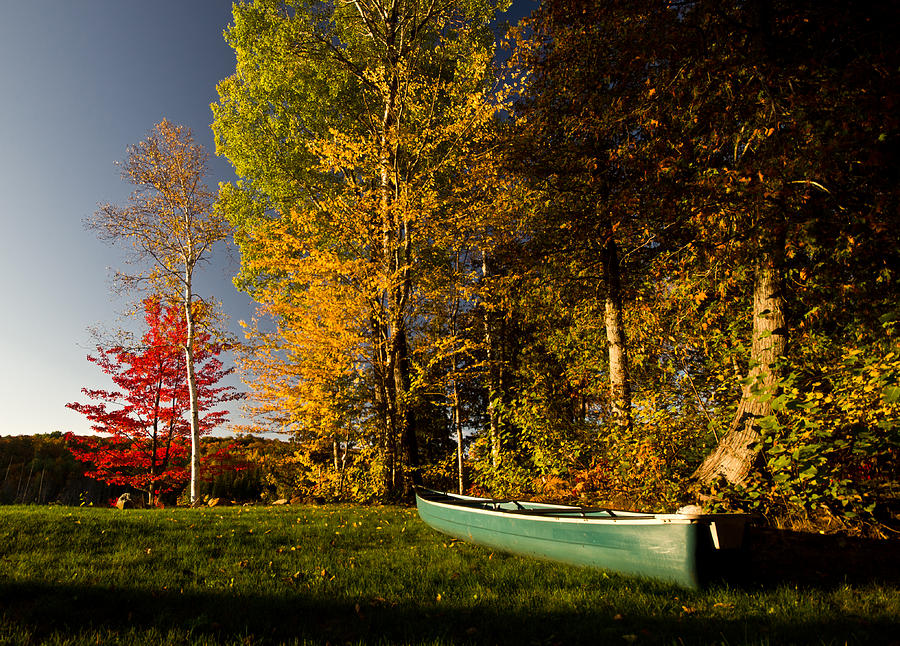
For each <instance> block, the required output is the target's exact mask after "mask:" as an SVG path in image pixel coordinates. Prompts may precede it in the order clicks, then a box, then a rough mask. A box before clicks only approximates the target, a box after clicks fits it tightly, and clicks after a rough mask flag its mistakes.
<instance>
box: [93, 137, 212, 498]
mask: <svg viewBox="0 0 900 646" xmlns="http://www.w3.org/2000/svg"><path fill="white" fill-rule="evenodd" d="M207 157H208V155H207V153H206V152H205V151H204V149H203V147H202V146H200V145H198V144H195V143H194V140H193V137H192V135H191V132H190V130H189V129H187V128H185V127H183V126H176V125H174V124H172V123H170V122H169V121H166V120H163V121H161V122H160V123H159V124H157V125H156V126H155V127H154V128H153V129H152V130H151V131H150V134H149V136H148V137H147V139H145V140H143V141H141V142H139V143H137V144H135V145H132V146H129V148H128V157H127V159H126V160H125V162H124V166H123V173H122V174H123V177H124V178H125V179H126V180H128V181H129V182H130V183H132V184H134V185H135V186H136V189H135V191H134V192H133V193H132V195H131V198H130V200H129V204H128V206H125V207H120V206H116V205H113V204H107V205H105V206H103V207H101V208H100V210H99V211H97V212H96V213H95V214H94V217H93V219H91V220H90V221H89V222H88V226H89V227H90V228H92V229H94V230H95V231H97V232H98V233H99V235H100V236H101V238H104V239H106V240H110V241H113V242H119V243H122V244H128V245H130V246H131V248H132V249H133V250H134V253H135V257H134V258H133V261H135V262H136V264H138V265H139V266H140V268H139V269H137V270H136V271H135V272H134V273H125V272H119V273H118V274H117V276H118V277H119V278H120V279H121V281H122V283H123V285H125V286H126V287H128V286H135V285H140V284H142V283H149V284H150V285H152V287H153V289H154V291H155V292H156V293H158V294H161V295H164V297H165V298H166V299H167V300H168V301H170V302H172V303H178V304H179V306H180V307H181V310H182V312H183V316H184V320H185V325H186V334H185V338H184V342H183V351H184V355H185V370H186V374H187V383H188V387H189V392H190V409H191V415H190V428H191V500H192V501H195V500H196V497H197V485H198V481H199V476H200V471H199V469H200V430H201V425H200V418H199V415H200V394H199V391H198V385H197V374H196V367H195V366H196V363H197V361H196V358H195V356H194V354H195V345H196V341H197V338H198V334H199V329H200V328H201V327H202V326H203V325H205V324H208V323H210V322H211V313H212V308H211V306H210V304H209V303H208V302H204V301H201V300H200V299H199V298H198V296H197V294H196V293H195V291H194V285H195V282H194V278H195V273H196V271H197V269H198V268H199V266H200V265H201V264H202V263H204V262H208V261H209V259H210V256H211V254H212V251H213V247H214V246H215V245H216V243H218V242H220V241H222V240H225V239H226V238H227V237H228V236H229V234H230V227H229V226H228V223H227V222H226V220H225V219H224V218H223V217H222V216H221V215H219V214H218V213H216V212H215V211H214V210H213V208H212V205H213V201H214V194H213V193H211V192H210V191H209V189H208V188H207V187H206V186H205V185H204V184H203V180H204V177H205V175H206V161H207Z"/></svg>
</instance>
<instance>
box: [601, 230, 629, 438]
mask: <svg viewBox="0 0 900 646" xmlns="http://www.w3.org/2000/svg"><path fill="white" fill-rule="evenodd" d="M603 255H604V259H603V260H604V263H603V264H604V270H605V271H604V278H605V282H606V316H605V323H606V341H607V346H608V348H609V396H610V404H611V407H612V416H613V420H614V421H615V423H616V425H617V426H619V428H621V429H622V430H626V431H627V430H630V429H631V424H632V419H631V383H630V380H629V375H628V343H627V340H626V337H625V325H624V323H623V314H622V281H621V278H620V274H619V254H618V249H617V246H616V241H615V239H614V238H613V236H612V233H610V234H609V236H608V238H607V241H606V246H605V247H604V250H603Z"/></svg>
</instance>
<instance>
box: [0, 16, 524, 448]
mask: <svg viewBox="0 0 900 646" xmlns="http://www.w3.org/2000/svg"><path fill="white" fill-rule="evenodd" d="M533 2H534V0H518V1H517V11H516V12H515V15H518V14H521V13H522V12H523V11H524V9H525V7H526V6H527V7H528V8H530V7H531V6H534V5H533ZM231 4H232V3H231V0H78V1H75V2H72V1H65V0H55V1H51V0H26V1H24V2H14V1H13V0H0V61H2V63H0V226H2V233H0V295H2V300H0V302H2V309H0V435H14V434H23V433H48V432H51V431H55V430H61V431H74V432H76V433H86V432H88V431H89V427H88V425H87V423H86V422H85V420H84V419H83V417H82V416H81V415H79V414H78V413H75V412H74V411H70V410H68V409H67V408H65V404H66V403H67V402H71V401H79V400H81V401H84V399H85V398H84V397H83V396H82V395H81V392H80V391H81V388H83V387H86V386H88V387H98V386H102V385H106V384H105V382H104V381H103V378H102V375H101V374H100V373H99V371H98V370H97V368H96V366H94V365H93V364H90V363H88V362H87V361H86V359H85V357H86V355H87V354H88V352H89V351H90V350H91V346H92V344H93V341H92V338H91V335H90V334H89V333H88V331H87V330H88V328H89V327H104V328H107V329H115V328H117V327H134V326H133V322H131V321H129V320H127V319H124V318H123V316H122V313H123V312H124V311H125V310H126V309H127V306H128V303H129V302H130V300H129V299H128V298H127V297H126V298H122V297H118V296H116V295H115V294H113V292H112V290H111V289H110V287H111V283H110V276H111V271H110V268H114V267H120V266H121V263H122V258H123V255H122V252H121V250H119V249H117V248H115V247H111V246H108V245H106V244H104V243H101V242H100V241H98V240H97V239H96V238H95V236H94V235H93V234H92V233H91V232H89V231H87V230H86V229H85V228H84V226H83V220H84V218H85V217H87V216H89V215H91V214H92V213H93V212H94V211H95V210H96V209H97V205H98V204H99V203H106V202H112V203H118V204H124V203H125V202H126V200H127V198H128V195H129V193H130V186H129V185H128V184H127V183H125V182H123V181H122V180H121V178H120V176H119V171H118V169H117V168H116V166H115V162H116V161H118V160H122V159H123V158H124V156H125V149H126V147H127V146H128V145H129V144H132V143H135V142H137V141H139V140H141V139H143V138H144V137H145V136H146V134H147V132H148V130H149V129H150V128H152V127H153V125H155V124H156V123H158V122H159V121H161V120H162V119H163V118H167V119H169V120H170V121H172V122H174V123H179V124H183V125H186V126H188V127H190V128H191V129H192V130H193V134H194V138H195V140H196V141H197V142H199V143H200V144H202V145H204V146H205V147H206V148H207V150H209V152H210V155H211V159H210V169H209V170H210V174H209V177H208V183H209V185H210V186H212V187H215V186H216V185H217V184H218V183H219V182H220V181H229V180H231V179H233V178H234V174H233V172H232V171H231V167H230V165H229V164H228V162H227V160H224V159H220V158H216V157H215V155H214V144H213V138H212V133H211V131H210V129H209V124H210V122H211V121H212V114H211V112H210V109H209V105H210V103H212V102H214V101H215V100H216V98H217V95H216V90H215V86H216V83H217V82H218V81H219V80H220V79H223V78H225V77H226V76H228V75H229V74H231V73H232V72H233V71H234V54H233V52H232V50H231V49H230V48H229V47H228V46H227V45H226V44H225V41H224V39H223V37H222V32H223V30H224V29H225V27H226V26H227V25H228V24H229V22H230V21H231ZM237 264H238V257H237V253H236V252H232V253H229V252H228V251H227V250H226V248H225V246H224V245H223V247H222V248H221V249H219V251H218V253H217V255H216V258H215V261H214V262H213V263H212V265H210V266H208V267H206V268H205V269H204V271H203V274H202V276H201V279H200V282H201V285H200V288H199V290H198V291H199V292H200V293H201V294H202V295H204V296H209V295H212V296H215V297H217V298H219V299H220V300H222V301H223V303H224V307H225V311H226V312H227V313H228V314H229V315H230V317H231V327H232V329H233V331H234V332H235V333H236V334H237V332H238V330H239V326H238V321H239V320H240V319H247V318H249V317H250V316H251V315H252V313H253V309H254V306H253V303H252V302H251V301H250V299H249V298H247V297H246V296H245V295H243V294H241V293H239V292H237V291H236V290H235V288H234V287H233V285H232V284H231V277H232V276H233V275H234V274H235V273H236V271H237Z"/></svg>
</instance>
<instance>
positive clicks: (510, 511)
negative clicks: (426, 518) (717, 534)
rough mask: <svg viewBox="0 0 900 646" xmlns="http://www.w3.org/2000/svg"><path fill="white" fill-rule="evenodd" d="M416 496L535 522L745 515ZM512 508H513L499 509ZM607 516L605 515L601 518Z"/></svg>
mask: <svg viewBox="0 0 900 646" xmlns="http://www.w3.org/2000/svg"><path fill="white" fill-rule="evenodd" d="M416 496H417V497H418V498H420V499H421V500H422V501H423V502H426V503H428V504H432V505H439V506H441V507H449V508H455V509H466V510H467V511H471V512H474V513H486V514H503V515H510V516H523V517H528V518H532V519H534V520H549V521H579V522H585V521H586V522H592V523H593V522H597V523H615V524H632V523H637V524H656V523H660V524H694V523H701V524H709V523H715V522H719V523H724V522H747V520H748V519H749V516H747V515H746V514H678V513H675V514H646V513H640V512H633V511H625V510H615V509H608V508H604V507H580V506H577V505H562V504H552V503H529V504H531V505H534V507H529V508H526V507H524V506H523V505H522V504H521V502H520V501H518V500H514V499H504V498H477V497H475V496H461V495H457V494H448V493H444V492H441V491H434V490H432V489H424V488H417V489H416ZM505 504H514V505H517V506H516V507H515V508H503V507H500V505H505ZM601 514H606V515H601Z"/></svg>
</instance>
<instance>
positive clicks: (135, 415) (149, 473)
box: [66, 298, 242, 498]
mask: <svg viewBox="0 0 900 646" xmlns="http://www.w3.org/2000/svg"><path fill="white" fill-rule="evenodd" d="M144 311H145V317H144V318H145V321H146V323H147V328H148V329H147V332H146V333H145V334H144V336H143V337H142V343H143V345H142V347H140V348H138V349H131V348H124V347H121V346H115V347H112V348H108V349H104V348H101V347H98V348H97V355H96V356H88V361H91V362H93V363H96V364H97V365H98V366H100V369H101V370H103V372H105V373H106V374H108V375H109V376H110V378H111V379H112V381H113V383H115V384H116V386H118V388H119V389H120V390H116V391H110V390H102V389H89V388H84V389H82V392H83V393H84V394H85V395H87V396H88V397H89V398H90V399H91V400H94V403H89V404H80V403H70V404H66V406H67V407H68V408H71V409H72V410H75V411H78V412H79V413H82V414H83V415H85V416H86V417H87V418H88V419H89V420H90V421H91V423H92V426H91V428H92V429H93V430H94V431H96V432H97V433H101V434H104V435H107V436H108V437H87V438H81V437H74V436H72V435H71V434H70V435H69V439H70V443H69V444H70V446H69V449H70V451H71V452H72V454H73V455H74V456H75V457H76V458H77V459H78V460H81V461H82V462H85V463H90V464H91V465H92V468H91V469H90V470H89V471H87V473H86V474H85V475H87V476H89V477H91V478H95V479H97V480H102V481H103V482H106V483H108V484H114V485H127V486H130V487H133V488H135V489H138V490H141V491H146V492H148V493H150V494H151V496H153V497H154V498H155V497H156V495H157V494H159V493H162V492H166V491H172V490H175V489H178V488H181V487H183V486H184V485H185V484H186V483H187V482H188V479H189V477H190V472H189V459H190V450H191V449H190V424H189V422H188V419H187V413H188V412H189V410H190V401H189V392H188V384H187V375H186V368H185V355H184V343H185V340H186V338H187V333H186V327H185V322H184V316H183V313H182V311H181V309H180V308H179V307H177V306H172V305H169V306H166V305H162V304H161V303H160V301H159V299H157V298H148V299H145V300H144ZM223 350H224V347H223V346H222V345H221V344H216V343H213V342H212V340H211V337H210V335H209V334H198V335H197V339H196V343H195V347H194V357H195V367H196V376H197V389H198V393H199V409H200V433H201V435H206V434H208V433H210V432H211V431H212V430H213V429H214V428H215V427H216V426H218V425H220V424H222V423H223V422H225V421H226V418H227V415H228V412H227V411H225V410H219V409H217V410H213V408H214V407H215V406H217V405H219V404H223V403H226V402H230V401H234V400H237V399H240V398H241V397H242V394H241V393H239V392H236V391H235V389H234V388H233V387H232V386H218V385H217V384H218V383H219V382H220V381H221V379H222V378H223V377H225V376H226V375H228V374H229V373H231V370H230V369H229V370H224V369H223V368H222V362H221V361H219V360H218V358H217V357H218V355H219V354H220V353H221V352H222V351H223Z"/></svg>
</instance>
